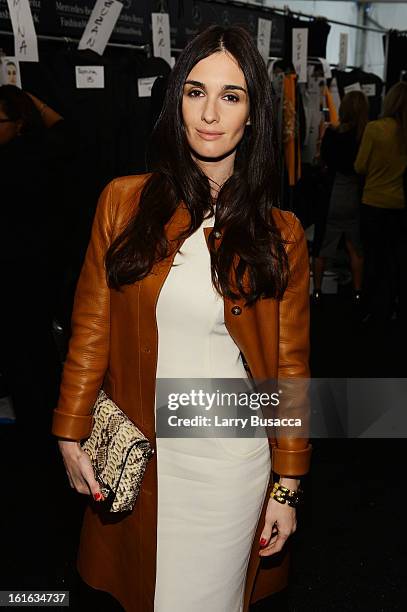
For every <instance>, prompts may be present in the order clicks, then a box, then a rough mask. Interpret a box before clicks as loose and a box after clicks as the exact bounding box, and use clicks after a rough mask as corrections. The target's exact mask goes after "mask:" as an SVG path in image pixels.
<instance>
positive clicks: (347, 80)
mask: <svg viewBox="0 0 407 612" xmlns="http://www.w3.org/2000/svg"><path fill="white" fill-rule="evenodd" d="M332 76H333V77H335V78H336V81H337V83H338V90H339V95H340V97H341V99H342V98H343V96H344V95H345V94H346V93H348V92H349V91H353V90H355V89H359V90H361V91H363V93H364V94H365V95H366V97H367V99H368V102H369V119H370V120H371V121H372V120H373V119H377V117H378V116H379V115H380V113H381V109H382V91H383V81H382V79H381V78H380V77H378V76H377V74H373V73H372V72H365V71H364V70H361V69H360V68H355V69H354V70H351V71H350V72H346V71H345V70H333V72H332Z"/></svg>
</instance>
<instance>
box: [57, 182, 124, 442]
mask: <svg viewBox="0 0 407 612" xmlns="http://www.w3.org/2000/svg"><path fill="white" fill-rule="evenodd" d="M113 184H114V181H111V182H110V183H109V184H108V185H107V186H106V187H105V188H104V190H103V191H102V193H101V195H100V197H99V200H98V204H97V207H96V213H95V217H94V221H93V225H92V231H91V237H90V241H89V244H88V248H87V251H86V255H85V259H84V263H83V266H82V270H81V273H80V276H79V280H78V284H77V287H76V292H75V299H74V305H73V311H72V334H71V338H70V342H69V347H68V354H67V358H66V361H65V364H64V370H63V374H62V381H61V386H60V394H59V400H58V405H57V407H56V408H55V410H54V413H53V421H52V433H53V434H54V435H56V436H58V437H61V438H66V439H70V440H81V439H82V438H86V437H88V436H89V435H90V432H91V429H92V411H93V406H94V403H95V401H96V398H97V396H98V393H99V390H100V388H101V386H102V382H103V378H104V375H105V371H106V369H107V364H108V356H109V335H110V332H109V330H110V289H109V287H108V286H107V282H106V273H105V265H104V256H105V253H106V251H107V249H108V247H109V244H110V241H111V235H112V228H113V199H114V198H113Z"/></svg>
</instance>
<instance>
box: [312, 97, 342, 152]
mask: <svg viewBox="0 0 407 612" xmlns="http://www.w3.org/2000/svg"><path fill="white" fill-rule="evenodd" d="M322 96H323V105H324V108H327V109H328V113H329V118H328V120H327V121H321V124H320V126H319V138H318V146H317V149H318V157H319V156H320V150H321V143H322V139H323V137H324V134H325V131H326V129H327V128H328V127H329V126H331V125H332V126H336V125H338V123H339V116H338V111H337V110H336V106H335V102H334V99H333V96H332V94H331V92H330V91H329V87H328V86H327V85H325V87H324V90H323V93H322Z"/></svg>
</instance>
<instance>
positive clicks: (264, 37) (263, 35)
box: [257, 17, 272, 65]
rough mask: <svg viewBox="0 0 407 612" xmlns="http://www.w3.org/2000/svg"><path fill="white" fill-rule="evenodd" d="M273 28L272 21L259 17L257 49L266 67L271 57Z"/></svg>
mask: <svg viewBox="0 0 407 612" xmlns="http://www.w3.org/2000/svg"><path fill="white" fill-rule="evenodd" d="M271 26H272V21H271V20H270V19H262V18H261V17H259V19H258V20H257V48H258V50H259V52H260V55H261V56H262V58H263V59H264V61H265V62H266V65H267V62H268V59H269V55H270V41H271Z"/></svg>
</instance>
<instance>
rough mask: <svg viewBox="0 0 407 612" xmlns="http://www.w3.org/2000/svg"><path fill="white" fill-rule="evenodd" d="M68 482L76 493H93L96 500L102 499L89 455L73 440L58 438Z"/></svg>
mask: <svg viewBox="0 0 407 612" xmlns="http://www.w3.org/2000/svg"><path fill="white" fill-rule="evenodd" d="M58 446H59V450H60V451H61V454H62V459H63V461H64V465H65V469H66V473H67V475H68V479H69V483H70V485H71V487H72V488H73V489H76V490H77V491H78V493H83V494H85V495H93V497H94V499H95V500H96V501H102V500H103V499H104V497H103V495H102V492H101V490H100V486H99V484H98V482H97V481H96V479H95V474H94V471H93V466H92V463H91V460H90V457H89V455H88V454H87V453H86V452H85V451H84V450H83V449H82V447H81V445H80V443H79V442H76V441H74V440H62V439H59V440H58Z"/></svg>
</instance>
